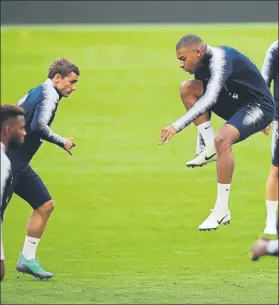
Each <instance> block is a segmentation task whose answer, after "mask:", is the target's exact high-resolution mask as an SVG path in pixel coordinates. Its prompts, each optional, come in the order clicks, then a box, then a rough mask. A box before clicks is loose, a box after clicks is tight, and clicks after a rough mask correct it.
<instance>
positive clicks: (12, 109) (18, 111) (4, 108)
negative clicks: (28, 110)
mask: <svg viewBox="0 0 279 305" xmlns="http://www.w3.org/2000/svg"><path fill="white" fill-rule="evenodd" d="M18 115H24V110H23V109H22V108H21V107H20V106H16V105H1V129H2V126H3V124H4V123H5V122H6V121H7V120H8V119H9V118H13V117H16V116H18Z"/></svg>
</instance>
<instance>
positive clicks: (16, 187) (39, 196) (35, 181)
mask: <svg viewBox="0 0 279 305" xmlns="http://www.w3.org/2000/svg"><path fill="white" fill-rule="evenodd" d="M13 193H15V194H17V195H18V196H19V197H21V198H22V199H23V200H25V201H27V202H28V203H29V205H30V206H31V207H32V208H33V209H34V210H35V209H37V208H39V207H40V206H42V205H43V204H44V203H46V202H47V201H50V200H52V198H51V196H50V194H49V192H48V190H47V188H46V186H45V184H44V183H43V181H42V179H41V178H40V177H39V176H38V175H37V174H36V173H35V171H34V170H33V169H32V168H31V166H30V165H28V166H27V167H26V168H25V169H24V170H23V171H21V172H18V173H16V174H14V176H13V179H12V182H11V185H10V187H9V189H8V191H7V200H5V202H7V203H6V204H5V206H4V207H2V208H1V214H2V215H3V214H4V211H5V209H6V207H7V205H8V202H9V201H10V200H11V198H12V195H13Z"/></svg>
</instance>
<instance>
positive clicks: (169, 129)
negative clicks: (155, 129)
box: [159, 125, 176, 145]
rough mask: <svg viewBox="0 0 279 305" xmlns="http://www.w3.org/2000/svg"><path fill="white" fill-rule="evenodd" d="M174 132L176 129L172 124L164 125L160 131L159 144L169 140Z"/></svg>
mask: <svg viewBox="0 0 279 305" xmlns="http://www.w3.org/2000/svg"><path fill="white" fill-rule="evenodd" d="M175 134H176V130H175V128H174V127H173V126H172V125H169V126H166V127H164V128H163V129H162V131H161V139H160V142H159V145H161V144H163V143H166V144H167V143H168V142H169V140H170V139H171V138H172V137H173V136H174V135H175Z"/></svg>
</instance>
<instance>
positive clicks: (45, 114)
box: [30, 88, 66, 147]
mask: <svg viewBox="0 0 279 305" xmlns="http://www.w3.org/2000/svg"><path fill="white" fill-rule="evenodd" d="M52 95H53V93H51V92H49V91H48V90H47V88H44V89H43V90H42V99H41V100H40V101H39V102H38V103H37V105H36V109H35V113H34V116H33V119H32V122H31V125H30V129H31V131H36V132H38V133H39V134H40V135H41V137H42V139H44V140H46V141H48V142H51V143H54V144H57V145H58V146H60V147H64V144H65V141H66V140H65V139H64V138H63V137H61V136H60V135H58V134H56V133H54V132H53V131H52V130H51V129H50V127H49V126H48V124H49V122H50V120H51V118H52V117H53V116H54V115H55V112H56V108H57V104H56V101H57V98H56V97H54V96H52Z"/></svg>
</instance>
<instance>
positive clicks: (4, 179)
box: [0, 157, 11, 206]
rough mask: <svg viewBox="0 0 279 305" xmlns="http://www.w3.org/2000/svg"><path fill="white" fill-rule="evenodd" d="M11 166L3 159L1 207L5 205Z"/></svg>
mask: <svg viewBox="0 0 279 305" xmlns="http://www.w3.org/2000/svg"><path fill="white" fill-rule="evenodd" d="M10 174H11V172H10V164H9V163H8V162H5V159H4V158H3V157H1V179H0V180H1V194H0V200H1V201H0V206H2V204H3V196H4V191H5V188H6V184H7V181H8V179H9V177H10Z"/></svg>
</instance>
